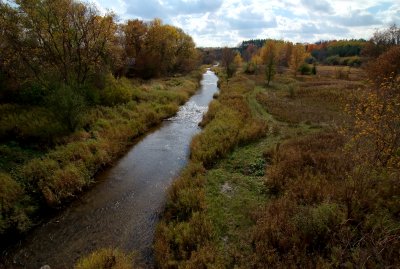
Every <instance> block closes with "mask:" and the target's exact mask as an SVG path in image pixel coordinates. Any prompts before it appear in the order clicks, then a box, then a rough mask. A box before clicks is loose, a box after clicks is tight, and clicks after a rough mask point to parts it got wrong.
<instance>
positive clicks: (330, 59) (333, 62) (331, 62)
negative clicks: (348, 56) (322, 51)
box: [325, 55, 340, 65]
mask: <svg viewBox="0 0 400 269" xmlns="http://www.w3.org/2000/svg"><path fill="white" fill-rule="evenodd" d="M325 63H327V64H329V65H338V64H340V57H339V55H333V56H329V57H327V58H326V60H325Z"/></svg>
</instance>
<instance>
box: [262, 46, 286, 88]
mask: <svg viewBox="0 0 400 269" xmlns="http://www.w3.org/2000/svg"><path fill="white" fill-rule="evenodd" d="M281 49H282V46H281V43H279V42H277V41H274V40H269V41H267V42H265V44H264V46H263V47H262V50H261V57H262V61H263V63H264V65H265V77H266V80H267V86H269V83H270V82H271V80H272V79H273V78H274V75H275V73H276V69H277V66H278V64H279V57H280V51H281Z"/></svg>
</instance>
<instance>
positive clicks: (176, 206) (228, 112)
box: [155, 71, 267, 268]
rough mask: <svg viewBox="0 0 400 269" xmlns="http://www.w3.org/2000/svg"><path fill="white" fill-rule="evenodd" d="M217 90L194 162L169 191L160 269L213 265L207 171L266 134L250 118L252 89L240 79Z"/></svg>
mask: <svg viewBox="0 0 400 269" xmlns="http://www.w3.org/2000/svg"><path fill="white" fill-rule="evenodd" d="M220 72H221V71H220ZM239 76H240V75H239ZM219 86H220V94H219V95H218V98H217V99H216V100H214V101H213V102H212V103H211V105H210V109H209V110H208V112H207V114H206V115H205V117H204V119H203V121H202V123H201V125H202V126H203V127H204V130H203V131H202V132H201V133H200V134H199V135H197V136H195V137H194V138H193V140H192V143H191V155H190V163H189V165H188V167H187V168H186V169H185V170H184V171H183V172H182V173H181V175H180V176H179V177H178V178H177V179H176V180H175V181H174V183H173V185H172V187H171V188H170V190H169V194H168V200H167V205H166V209H165V212H164V216H163V219H162V220H161V222H160V224H159V225H158V227H157V231H156V240H155V252H156V260H157V264H158V266H159V267H160V268H185V267H187V268H207V265H208V264H213V263H215V258H216V257H215V255H214V253H215V249H214V248H215V247H214V246H213V245H212V244H211V243H210V242H211V240H212V238H213V236H214V235H213V234H214V232H213V229H212V225H211V222H210V220H209V218H208V216H207V215H206V213H205V191H204V184H205V181H204V173H205V171H206V170H205V167H207V168H209V167H212V166H213V164H214V162H215V161H216V160H218V159H219V158H222V157H224V156H226V155H227V154H228V153H229V152H230V151H231V150H232V149H233V148H234V147H235V146H237V145H239V144H241V143H245V142H248V141H250V140H253V139H257V138H259V137H261V136H263V135H265V133H266V129H267V128H266V123H265V122H264V121H262V120H260V119H259V118H257V117H255V115H253V114H252V109H251V107H250V105H249V102H248V99H247V98H246V97H247V94H249V93H251V92H252V91H253V90H254V84H253V83H249V81H248V80H246V79H245V77H244V76H241V77H238V78H233V79H231V81H229V82H220V83H219Z"/></svg>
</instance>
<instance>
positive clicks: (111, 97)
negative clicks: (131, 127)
mask: <svg viewBox="0 0 400 269" xmlns="http://www.w3.org/2000/svg"><path fill="white" fill-rule="evenodd" d="M132 96H133V91H132V86H131V84H130V82H129V81H128V80H127V79H126V78H120V79H118V80H117V79H115V78H114V77H113V75H111V74H108V75H107V76H106V80H105V86H104V89H102V90H101V102H102V104H104V105H107V106H115V105H118V104H124V103H127V102H129V101H130V100H132Z"/></svg>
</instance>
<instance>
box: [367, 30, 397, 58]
mask: <svg viewBox="0 0 400 269" xmlns="http://www.w3.org/2000/svg"><path fill="white" fill-rule="evenodd" d="M396 45H400V28H399V27H398V26H397V25H396V24H393V25H391V26H390V27H389V28H388V29H384V30H377V31H375V33H374V35H373V37H372V38H371V39H370V40H369V42H368V43H367V44H366V45H365V46H364V48H363V50H362V54H363V55H364V56H366V57H370V58H377V57H379V55H381V54H382V53H384V52H386V51H387V50H389V49H390V48H391V47H392V46H396Z"/></svg>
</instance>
